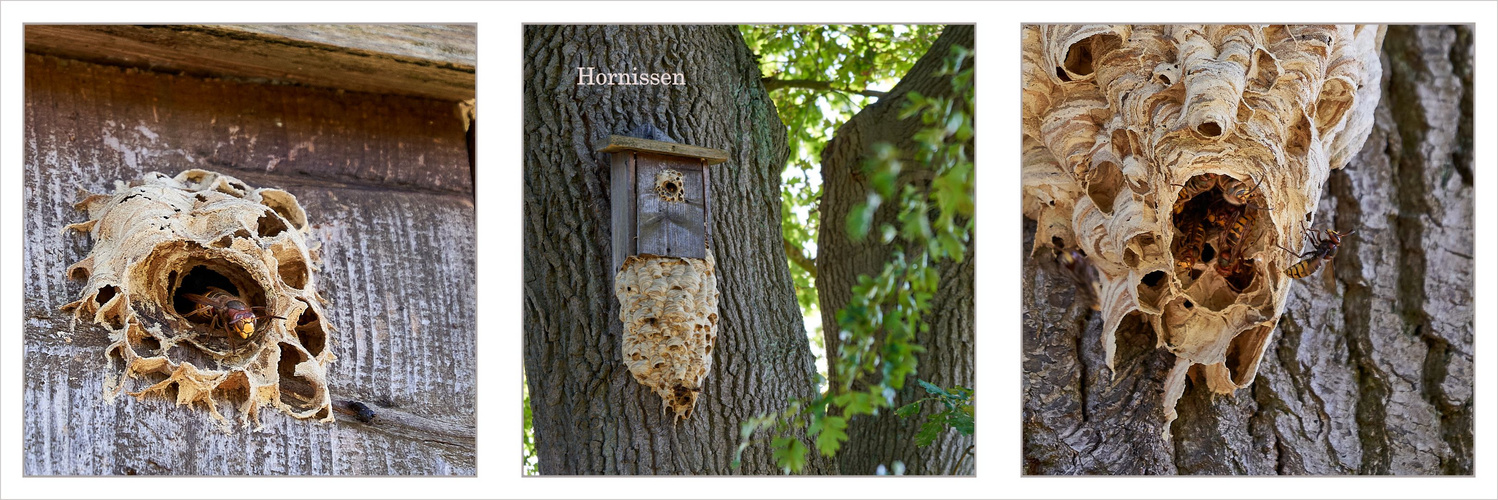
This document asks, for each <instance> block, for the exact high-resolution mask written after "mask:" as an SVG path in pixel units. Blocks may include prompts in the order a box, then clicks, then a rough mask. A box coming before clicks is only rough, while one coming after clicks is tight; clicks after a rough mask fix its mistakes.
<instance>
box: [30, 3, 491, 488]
mask: <svg viewBox="0 0 1498 500" xmlns="http://www.w3.org/2000/svg"><path fill="white" fill-rule="evenodd" d="M71 28H76V29H78V30H82V31H83V32H85V33H90V32H93V30H92V29H90V28H89V27H64V28H59V27H55V26H54V27H49V30H48V31H49V33H52V34H54V35H57V36H62V37H63V38H67V36H70V35H68V33H67V31H68V29H71ZM127 28H128V29H127ZM110 29H111V30H117V31H131V32H147V33H150V34H152V36H151V37H148V38H149V39H152V40H160V39H163V38H161V37H164V39H166V40H171V39H172V38H171V37H172V36H175V35H170V34H167V35H162V34H161V33H164V32H165V33H172V32H177V31H186V32H188V33H190V34H191V35H192V36H210V35H202V33H201V32H200V31H198V30H193V29H190V28H180V27H179V28H144V27H120V26H114V27H111V28H110ZM212 36H217V35H212ZM469 40H470V44H471V40H472V39H471V38H470V39H469ZM36 41H37V40H36V39H31V38H28V46H27V50H28V54H27V55H26V70H25V71H26V73H25V78H26V84H25V85H26V86H25V89H26V106H25V123H26V128H25V130H24V135H25V143H26V147H25V148H24V152H23V158H24V163H25V169H26V170H25V186H24V190H25V203H26V219H25V235H26V241H25V255H24V268H23V270H22V271H23V276H24V279H25V282H26V287H25V297H24V298H25V303H24V308H25V309H24V311H25V316H26V317H25V318H24V321H25V327H24V331H25V359H24V365H25V366H24V371H25V373H26V381H25V385H24V387H23V389H22V397H23V398H24V402H25V408H26V410H25V414H24V419H23V425H24V443H25V444H24V457H23V460H24V470H25V473H26V474H27V475H134V474H142V475H147V474H182V475H205V476H206V475H227V474H233V475H255V474H276V475H326V474H347V475H383V474H459V475H472V474H474V473H475V465H474V452H473V450H474V428H475V427H476V421H475V415H474V403H475V397H476V393H475V385H474V378H473V374H474V369H475V366H476V364H477V363H476V362H475V359H474V348H473V346H474V326H473V325H474V293H473V289H474V231H473V220H474V219H473V216H474V212H473V185H472V184H471V183H470V182H469V179H470V178H471V177H470V171H471V166H470V164H469V163H468V161H467V143H466V141H465V140H464V137H463V133H464V130H463V129H464V125H463V123H462V121H461V120H460V118H459V115H458V113H457V112H456V111H457V108H458V106H457V103H456V102H453V101H447V100H440V99H432V98H425V97H411V96H397V95H389V94H376V93H365V92H356V91H351V90H347V89H341V88H326V87H321V86H319V85H317V84H315V83H313V82H309V83H307V84H305V85H275V84H266V83H256V82H250V81H243V80H235V79H231V78H204V77H200V76H188V75H184V74H181V73H179V72H178V71H172V72H171V73H159V72H152V71H143V70H140V69H136V68H123V67H119V66H115V65H112V64H109V63H111V61H110V60H108V58H104V59H102V60H101V61H102V62H104V63H106V64H96V63H92V62H83V61H80V60H77V59H69V58H63V57H58V56H55V55H52V50H53V48H52V46H51V45H47V44H45V43H32V42H36ZM218 42H220V43H224V44H229V45H231V46H236V47H241V48H243V47H244V46H246V45H253V46H256V47H260V48H261V49H263V48H265V47H275V46H280V45H281V43H280V42H274V41H266V40H265V39H262V38H259V37H258V36H249V35H237V36H235V37H230V38H229V39H228V40H222V39H221V40H218ZM234 44H239V45H234ZM167 45H171V44H167ZM132 46H134V47H139V46H137V45H132ZM152 47H154V49H153V50H156V49H161V53H167V54H170V53H173V52H172V51H170V50H165V49H162V47H159V46H154V45H153V46H152ZM91 50H103V51H105V52H108V51H110V50H113V49H111V48H109V47H103V48H100V47H99V46H94V47H92V49H91ZM307 50H313V51H317V52H322V53H331V52H337V51H336V50H335V49H332V48H327V47H320V48H309V49H307ZM71 54H72V55H73V56H78V57H83V56H85V55H87V54H86V53H81V52H71ZM219 55H220V56H222V54H219ZM282 55H286V53H282ZM355 57H358V58H359V59H360V60H363V61H369V60H372V59H379V58H377V57H372V56H370V55H368V54H361V55H358V56H355ZM229 59H232V58H229ZM296 60H297V59H296V58H294V57H291V58H285V59H282V60H281V61H282V63H284V64H295V61H296ZM390 64H392V65H398V64H404V63H398V62H392V63H390ZM467 70H468V72H469V73H468V74H469V78H470V80H469V82H470V83H469V88H470V89H471V88H472V83H471V75H472V73H471V72H472V68H471V67H470V68H467ZM470 96H471V94H470ZM190 168H202V169H208V170H214V171H219V172H223V173H226V174H230V175H233V176H235V177H238V178H240V179H242V180H244V181H245V182H247V183H249V184H252V185H254V186H257V187H258V186H267V187H272V186H273V187H279V188H282V189H285V190H286V191H288V192H290V193H292V194H294V195H295V196H297V198H298V200H299V201H300V203H301V204H302V206H303V207H304V208H305V209H306V211H307V215H308V219H309V222H310V230H309V233H308V235H307V238H308V241H309V242H317V243H318V244H320V245H321V251H320V253H321V261H320V262H316V263H315V265H316V266H317V270H316V272H317V281H318V286H319V288H320V290H321V291H322V293H323V295H324V297H326V298H327V299H328V303H327V304H326V312H327V316H328V318H327V320H328V321H329V322H330V323H331V324H332V325H333V326H334V327H335V330H334V331H333V332H332V334H331V335H330V336H329V338H328V347H327V348H328V349H330V350H332V352H333V353H334V354H335V355H336V356H337V360H336V361H334V362H333V363H332V364H331V365H329V367H328V370H329V371H328V374H327V375H328V379H329V384H330V386H329V391H330V394H331V395H332V398H333V400H334V405H335V407H337V406H338V405H340V404H347V402H348V401H360V402H364V403H367V404H368V405H369V406H370V407H372V408H373V409H374V411H375V412H376V414H377V417H376V419H375V420H374V421H373V422H370V423H365V422H360V421H358V420H356V419H355V418H354V417H351V416H349V415H346V414H344V413H335V414H334V416H335V418H336V419H337V420H336V421H335V422H331V423H328V422H318V421H307V420H297V419H294V418H292V417H290V416H288V415H286V414H283V413H281V412H279V411H270V410H266V411H262V413H261V417H260V418H261V421H262V423H263V424H264V428H262V429H259V430H254V429H242V428H237V427H236V429H234V431H233V432H232V433H231V434H225V433H223V432H220V430H219V428H218V427H217V426H215V425H214V424H213V421H212V419H211V417H209V415H208V412H207V411H206V410H205V409H204V408H202V407H186V406H178V405H177V404H176V402H175V401H174V400H171V399H167V398H162V397H157V396H149V395H148V396H147V397H145V398H144V399H142V400H137V399H136V398H133V397H130V396H124V395H121V396H120V397H119V398H117V399H115V400H113V401H112V402H111V401H109V400H106V399H105V398H104V392H105V389H104V387H105V381H106V380H107V379H109V378H111V377H118V376H119V373H111V369H112V367H111V365H110V364H109V362H108V361H106V358H105V352H104V351H105V348H106V346H107V344H108V339H107V338H106V332H105V330H104V329H103V328H102V327H99V326H97V325H94V324H93V323H88V322H73V321H71V315H69V314H66V313H62V312H60V311H59V309H58V307H59V306H60V305H62V304H63V303H65V302H68V301H71V300H74V299H75V298H77V297H78V292H79V290H80V288H81V287H82V286H83V283H82V282H79V281H73V280H69V279H67V276H66V275H65V274H66V269H67V268H68V266H69V265H70V264H72V263H74V262H76V261H78V260H79V259H80V258H82V257H83V256H84V255H85V254H87V252H88V249H89V246H90V241H89V239H88V237H87V236H82V235H79V234H77V233H75V232H67V233H64V232H63V231H62V228H63V226H65V225H67V224H71V223H75V222H81V221H83V220H85V219H87V217H88V216H87V214H86V213H83V212H80V211H77V210H74V209H73V203H74V202H75V201H76V196H77V191H76V189H77V188H78V187H82V188H85V189H88V190H90V191H94V192H112V191H113V188H114V183H115V182H116V181H123V182H129V181H131V180H136V179H139V178H141V176H142V174H144V173H145V172H149V171H158V172H162V173H165V174H167V175H176V174H177V173H178V172H181V171H183V170H186V169H190ZM10 320H12V318H7V321H10ZM116 371H117V370H116ZM153 376H154V377H158V379H159V378H164V376H161V375H154V374H143V375H142V376H141V378H142V379H145V380H142V379H137V380H135V381H133V382H129V383H127V384H126V387H125V389H126V390H131V391H134V390H140V389H143V388H144V387H146V386H147V385H149V384H150V383H151V382H153V381H154V380H150V379H151V378H152V377H153ZM220 410H221V411H224V410H229V408H228V407H227V406H225V405H222V404H221V405H220ZM225 416H226V417H229V418H230V419H234V418H236V417H238V413H237V411H231V412H230V413H228V414H226V415H225Z"/></svg>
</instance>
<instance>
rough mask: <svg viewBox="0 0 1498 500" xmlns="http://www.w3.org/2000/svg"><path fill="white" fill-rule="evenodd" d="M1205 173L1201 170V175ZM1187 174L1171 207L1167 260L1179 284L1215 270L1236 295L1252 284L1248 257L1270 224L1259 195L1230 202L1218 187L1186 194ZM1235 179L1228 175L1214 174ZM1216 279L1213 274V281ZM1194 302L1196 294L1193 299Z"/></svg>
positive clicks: (1188, 187)
mask: <svg viewBox="0 0 1498 500" xmlns="http://www.w3.org/2000/svg"><path fill="white" fill-rule="evenodd" d="M1204 175H1206V174H1204ZM1200 177H1201V176H1196V177H1193V178H1192V179H1191V180H1190V181H1187V183H1186V184H1185V185H1184V187H1182V188H1181V191H1180V192H1179V193H1178V195H1177V196H1178V200H1177V204H1176V206H1175V207H1173V208H1172V215H1171V224H1172V226H1173V229H1174V238H1173V243H1172V252H1173V254H1172V255H1173V258H1174V261H1175V263H1176V268H1177V269H1178V270H1184V271H1185V274H1183V275H1181V276H1180V278H1181V281H1182V283H1183V284H1190V283H1191V282H1194V281H1196V280H1199V279H1205V278H1207V277H1208V276H1207V275H1208V274H1213V273H1215V274H1217V275H1218V276H1219V277H1220V278H1221V280H1222V282H1221V284H1225V285H1227V287H1228V288H1230V289H1231V290H1230V291H1231V292H1233V293H1234V294H1237V293H1242V292H1243V291H1244V290H1246V289H1248V287H1249V286H1251V285H1252V284H1253V282H1254V276H1255V275H1256V274H1257V271H1256V269H1257V267H1256V266H1255V262H1254V260H1253V259H1252V258H1248V256H1249V255H1253V254H1254V249H1255V248H1258V247H1259V246H1262V242H1261V241H1260V240H1261V239H1262V238H1263V236H1264V232H1265V231H1266V229H1265V228H1266V226H1268V225H1269V224H1271V222H1270V220H1269V217H1268V216H1267V214H1266V213H1265V211H1264V210H1265V209H1264V203H1265V202H1264V199H1263V197H1262V196H1257V195H1250V196H1247V197H1245V199H1242V200H1237V201H1238V202H1239V203H1234V202H1230V201H1229V198H1228V196H1227V193H1226V192H1225V191H1224V189H1223V188H1222V187H1221V186H1218V185H1215V183H1214V185H1213V186H1212V187H1211V188H1210V189H1207V190H1204V191H1201V192H1196V193H1192V192H1191V190H1192V187H1191V186H1192V184H1193V183H1194V182H1196V181H1198V180H1199V178H1200ZM1218 178H1219V179H1223V180H1226V181H1230V182H1238V181H1237V180H1236V179H1234V178H1233V177H1230V176H1226V175H1221V176H1219V177H1218ZM1215 279H1216V278H1214V280H1215ZM1197 298H1198V300H1199V301H1200V299H1201V297H1197Z"/></svg>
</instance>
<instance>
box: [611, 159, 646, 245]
mask: <svg viewBox="0 0 1498 500" xmlns="http://www.w3.org/2000/svg"><path fill="white" fill-rule="evenodd" d="M610 156H611V157H612V158H611V159H610V160H609V164H610V165H611V169H610V171H609V183H610V190H609V200H610V204H609V219H610V222H611V226H610V227H611V230H610V236H611V237H612V245H610V248H612V249H613V253H614V261H613V262H614V264H613V266H611V267H610V268H609V269H611V270H612V271H611V272H616V273H617V272H619V267H620V266H623V265H624V259H625V258H626V257H629V256H631V255H635V254H638V253H640V252H638V251H636V250H635V248H636V247H635V231H636V229H637V228H636V227H635V203H634V201H635V155H634V153H631V152H619V153H613V154H611V155H610ZM613 200H619V202H618V203H614V202H613Z"/></svg>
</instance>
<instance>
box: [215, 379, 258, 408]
mask: <svg viewBox="0 0 1498 500" xmlns="http://www.w3.org/2000/svg"><path fill="white" fill-rule="evenodd" d="M213 396H214V397H216V398H220V399H223V400H225V401H228V402H230V403H233V404H242V403H244V402H246V401H249V400H250V378H249V375H246V374H245V372H242V371H235V372H230V373H229V376H227V377H224V381H223V382H219V384H218V385H216V386H214V387H213Z"/></svg>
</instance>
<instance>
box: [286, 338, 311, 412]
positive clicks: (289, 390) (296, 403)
mask: <svg viewBox="0 0 1498 500" xmlns="http://www.w3.org/2000/svg"><path fill="white" fill-rule="evenodd" d="M278 346H279V347H280V348H281V359H280V361H278V362H277V363H276V370H277V372H278V373H279V374H280V376H281V377H280V378H281V380H280V388H281V402H282V403H286V404H287V405H290V406H291V407H292V408H294V409H296V411H298V412H305V411H308V410H311V409H313V408H316V407H317V386H316V385H314V384H313V383H312V381H310V380H307V379H306V378H303V377H300V376H297V374H296V366H297V365H299V364H302V363H305V362H307V360H308V359H309V358H308V357H307V355H306V354H303V353H302V351H301V350H298V349H297V348H296V346H293V345H291V344H287V343H284V342H282V343H280V344H278Z"/></svg>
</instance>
